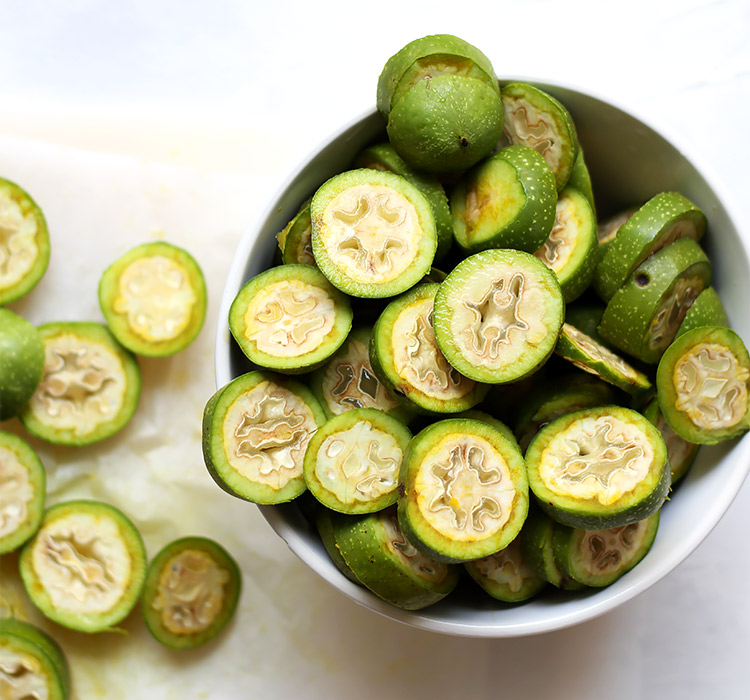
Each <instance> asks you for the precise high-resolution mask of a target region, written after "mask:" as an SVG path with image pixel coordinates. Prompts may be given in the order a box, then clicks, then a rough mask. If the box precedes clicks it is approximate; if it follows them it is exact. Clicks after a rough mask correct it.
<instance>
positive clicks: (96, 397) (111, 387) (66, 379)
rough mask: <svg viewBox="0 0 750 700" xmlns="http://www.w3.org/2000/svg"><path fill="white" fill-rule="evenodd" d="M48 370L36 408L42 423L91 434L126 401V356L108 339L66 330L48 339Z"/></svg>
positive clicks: (38, 391)
mask: <svg viewBox="0 0 750 700" xmlns="http://www.w3.org/2000/svg"><path fill="white" fill-rule="evenodd" d="M44 344H45V349H44V376H43V377H42V381H41V382H40V383H39V386H38V387H37V389H36V392H35V393H34V395H33V396H32V397H31V401H30V404H29V405H30V408H31V411H32V413H33V414H34V417H35V418H37V419H38V420H39V421H40V422H41V423H43V424H45V425H48V426H50V427H52V428H55V429H60V430H72V431H73V432H74V433H75V434H76V435H87V434H89V433H91V432H93V431H94V430H95V429H96V428H97V426H99V425H100V424H102V423H106V422H107V421H110V420H112V419H113V418H115V417H116V416H117V414H118V413H119V412H120V410H121V408H122V406H123V403H124V401H125V391H126V388H127V387H126V378H125V369H124V367H123V365H122V361H121V360H120V358H119V357H118V356H117V354H115V352H114V351H113V350H111V349H110V348H108V347H107V346H106V345H103V344H101V343H97V342H96V341H93V340H88V339H85V338H81V337H78V336H76V335H75V334H73V333H63V334H61V335H57V336H54V337H51V338H46V339H45V340H44Z"/></svg>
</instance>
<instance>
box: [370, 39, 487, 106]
mask: <svg viewBox="0 0 750 700" xmlns="http://www.w3.org/2000/svg"><path fill="white" fill-rule="evenodd" d="M433 56H437V57H440V58H458V59H459V60H460V59H468V60H469V61H468V62H469V63H471V64H473V65H472V66H471V70H470V71H469V74H470V75H473V76H478V77H480V78H481V79H483V80H485V81H486V82H487V84H488V85H490V86H494V87H496V88H498V86H497V77H496V76H495V71H494V69H493V68H492V63H491V62H490V60H489V58H487V56H485V55H484V54H483V53H482V52H481V51H480V50H479V49H477V48H476V47H475V46H472V45H471V44H469V43H468V42H466V41H464V40H463V39H460V38H459V37H457V36H453V35H452V34H433V35H430V36H424V37H421V38H419V39H415V40H414V41H412V42H409V43H408V44H407V45H406V46H404V47H403V48H402V49H401V50H400V51H398V52H397V53H395V54H394V55H393V56H391V57H390V58H389V59H388V61H386V64H385V66H384V68H383V72H382V73H381V74H380V77H379V78H378V87H377V99H376V103H377V107H378V111H379V112H380V113H381V114H382V115H383V117H385V118H386V119H387V118H388V114H389V113H390V111H391V106H392V102H393V96H394V93H395V91H396V87H397V86H398V84H399V83H400V82H401V79H402V78H403V77H404V74H405V73H407V72H408V70H409V68H410V67H412V66H413V65H414V64H415V63H416V62H417V61H419V60H420V59H424V58H429V57H433ZM467 69H468V67H467ZM498 89H499V88H498Z"/></svg>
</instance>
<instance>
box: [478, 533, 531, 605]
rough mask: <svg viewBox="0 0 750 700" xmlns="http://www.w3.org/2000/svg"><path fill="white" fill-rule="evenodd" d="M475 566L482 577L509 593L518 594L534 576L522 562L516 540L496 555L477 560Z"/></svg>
mask: <svg viewBox="0 0 750 700" xmlns="http://www.w3.org/2000/svg"><path fill="white" fill-rule="evenodd" d="M475 564H476V567H477V569H478V570H479V573H481V574H482V576H484V577H485V578H486V579H489V580H490V581H494V582H495V583H497V584H500V585H501V586H507V587H508V590H510V592H511V593H518V592H519V591H520V590H521V589H522V588H523V585H524V583H525V582H526V581H527V580H528V579H530V578H532V577H533V575H534V574H533V573H532V572H531V569H529V567H528V566H526V564H524V562H523V556H522V555H521V541H520V539H518V538H516V539H515V540H513V542H511V543H510V544H509V545H508V546H507V547H506V548H505V549H503V550H501V551H499V552H498V553H497V554H490V556H488V557H483V558H482V559H477V560H476V562H475Z"/></svg>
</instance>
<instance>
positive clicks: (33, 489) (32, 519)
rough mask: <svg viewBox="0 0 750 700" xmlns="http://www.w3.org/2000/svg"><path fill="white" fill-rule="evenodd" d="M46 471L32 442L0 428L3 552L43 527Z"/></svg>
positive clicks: (0, 550) (0, 549)
mask: <svg viewBox="0 0 750 700" xmlns="http://www.w3.org/2000/svg"><path fill="white" fill-rule="evenodd" d="M45 489H46V475H45V471H44V466H43V465H42V462H41V461H40V459H39V457H37V455H36V452H34V450H33V449H32V448H31V446H30V445H29V444H28V443H27V442H26V441H25V440H22V439H21V438H20V437H18V436H17V435H13V434H12V433H5V432H0V554H5V553H6V552H12V551H13V550H14V549H17V548H18V547H20V546H21V545H22V544H23V543H24V542H26V540H28V539H29V538H30V537H31V536H32V535H33V534H34V533H35V532H36V531H37V529H38V528H39V524H40V523H41V521H42V516H43V515H44V498H45Z"/></svg>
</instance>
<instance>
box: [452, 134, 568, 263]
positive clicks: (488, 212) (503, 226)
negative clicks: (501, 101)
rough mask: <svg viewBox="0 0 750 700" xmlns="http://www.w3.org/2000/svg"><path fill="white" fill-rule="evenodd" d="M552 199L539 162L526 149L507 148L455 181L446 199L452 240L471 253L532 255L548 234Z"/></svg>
mask: <svg viewBox="0 0 750 700" xmlns="http://www.w3.org/2000/svg"><path fill="white" fill-rule="evenodd" d="M556 201H557V190H556V189H555V181H554V176H553V175H552V171H551V170H550V168H549V166H548V165H547V163H546V161H545V160H544V158H542V156H540V155H539V154H538V153H537V152H536V151H535V150H534V149H533V148H529V147H528V146H508V147H507V148H504V149H502V150H501V151H499V152H498V153H495V154H493V155H491V156H490V157H489V158H486V159H485V160H483V161H482V162H480V163H478V164H477V165H476V166H475V167H474V168H472V169H471V170H470V171H469V172H467V173H465V174H464V175H463V176H462V177H461V179H460V180H459V181H458V182H457V183H456V185H455V187H454V189H453V192H452V193H451V197H450V206H451V215H452V217H453V229H454V231H455V236H456V241H457V242H458V244H459V245H460V246H461V248H463V249H464V250H465V251H468V252H472V253H474V252H477V251H480V250H486V249H487V248H515V249H516V250H525V251H527V252H529V253H533V252H534V251H535V250H537V249H538V248H539V247H540V246H541V245H542V244H543V243H544V242H545V241H546V240H547V237H548V236H549V234H550V232H551V231H552V226H553V225H554V223H555V202H556ZM477 210H478V213H477Z"/></svg>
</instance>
